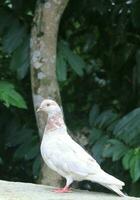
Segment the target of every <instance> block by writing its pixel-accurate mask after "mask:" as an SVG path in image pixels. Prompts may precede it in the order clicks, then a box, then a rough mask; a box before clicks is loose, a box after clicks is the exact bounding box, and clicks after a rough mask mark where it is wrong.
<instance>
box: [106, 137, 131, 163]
mask: <svg viewBox="0 0 140 200" xmlns="http://www.w3.org/2000/svg"><path fill="white" fill-rule="evenodd" d="M127 151H128V147H127V146H126V145H124V144H123V143H122V142H120V141H119V140H116V139H110V140H109V141H108V144H107V145H106V147H105V148H104V152H103V156H104V157H112V160H113V161H116V160H119V159H120V158H121V157H122V156H123V155H124V154H125V153H126V152H127Z"/></svg>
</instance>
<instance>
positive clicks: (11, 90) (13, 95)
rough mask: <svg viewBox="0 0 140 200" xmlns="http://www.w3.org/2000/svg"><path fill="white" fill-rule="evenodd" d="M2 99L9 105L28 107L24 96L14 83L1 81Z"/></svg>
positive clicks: (0, 96) (0, 92) (0, 94)
mask: <svg viewBox="0 0 140 200" xmlns="http://www.w3.org/2000/svg"><path fill="white" fill-rule="evenodd" d="M0 100H1V101H3V102H4V104H5V105H6V106H7V107H9V106H10V105H12V106H16V107H18V108H24V109H26V108H27V106H26V103H25V101H24V99H23V97H22V96H21V95H20V94H19V93H18V92H17V91H16V90H15V87H14V85H13V84H11V83H9V82H7V81H0Z"/></svg>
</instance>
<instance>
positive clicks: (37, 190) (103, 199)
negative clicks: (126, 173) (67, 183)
mask: <svg viewBox="0 0 140 200" xmlns="http://www.w3.org/2000/svg"><path fill="white" fill-rule="evenodd" d="M119 199H122V200H123V199H124V200H127V199H129V200H138V199H139V200H140V198H136V197H118V196H117V195H115V194H105V193H99V192H98V193H97V192H88V191H83V190H82V191H81V190H73V191H72V192H70V193H63V194H58V193H54V192H53V188H52V187H49V186H44V185H38V184H32V183H19V182H9V181H0V200H119Z"/></svg>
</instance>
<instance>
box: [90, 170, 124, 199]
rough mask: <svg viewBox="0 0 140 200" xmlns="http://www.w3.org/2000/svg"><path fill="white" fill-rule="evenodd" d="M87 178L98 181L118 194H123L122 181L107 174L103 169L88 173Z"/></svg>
mask: <svg viewBox="0 0 140 200" xmlns="http://www.w3.org/2000/svg"><path fill="white" fill-rule="evenodd" d="M88 180H90V181H92V182H96V183H99V184H100V185H102V186H104V187H106V188H108V189H110V190H112V191H114V192H116V193H117V194H118V195H119V196H122V197H124V196H125V195H124V194H123V192H122V191H121V189H122V187H123V186H124V185H125V184H124V182H122V181H120V180H119V179H117V178H115V177H114V176H112V175H110V174H107V173H106V172H104V171H100V173H99V174H95V175H90V176H89V177H88Z"/></svg>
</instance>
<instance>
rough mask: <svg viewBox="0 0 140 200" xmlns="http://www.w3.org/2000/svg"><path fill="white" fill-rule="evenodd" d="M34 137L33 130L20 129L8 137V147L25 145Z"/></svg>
mask: <svg viewBox="0 0 140 200" xmlns="http://www.w3.org/2000/svg"><path fill="white" fill-rule="evenodd" d="M32 137H33V130H32V129H29V128H25V127H20V128H19V129H17V130H16V131H14V132H12V134H9V135H8V136H7V137H6V145H7V146H8V147H15V146H17V145H20V144H23V143H25V142H26V141H28V140H30V139H31V138H32Z"/></svg>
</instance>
